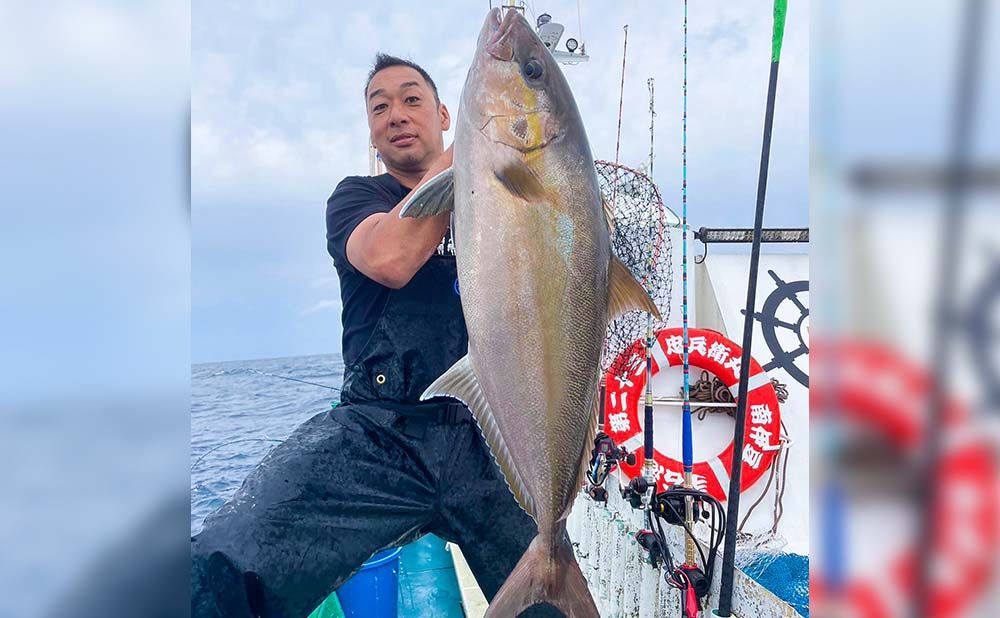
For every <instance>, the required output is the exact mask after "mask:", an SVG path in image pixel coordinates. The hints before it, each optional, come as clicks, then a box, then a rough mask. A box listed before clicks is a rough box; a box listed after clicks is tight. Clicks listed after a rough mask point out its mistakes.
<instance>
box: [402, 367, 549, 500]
mask: <svg viewBox="0 0 1000 618" xmlns="http://www.w3.org/2000/svg"><path fill="white" fill-rule="evenodd" d="M432 397H453V398H455V399H458V400H459V401H461V402H462V403H464V404H465V405H466V407H468V408H469V410H471V411H472V415H473V416H474V417H475V418H476V422H477V423H478V424H479V430H480V431H481V432H482V434H483V438H484V439H485V440H486V444H487V445H488V446H489V447H490V452H491V453H492V454H493V459H495V460H496V462H497V465H498V466H500V471H501V472H502V473H503V477H504V480H506V481H507V486H508V487H510V491H511V493H513V494H514V498H515V499H516V500H517V503H518V504H519V505H520V506H521V508H522V509H524V511H525V512H526V513H527V514H528V515H531V516H532V517H535V505H534V501H533V500H532V498H531V494H530V493H529V492H528V486H527V485H526V484H525V483H524V480H523V479H522V478H521V475H520V473H519V472H518V471H517V468H516V467H515V466H514V460H513V457H512V456H511V453H510V449H508V448H507V443H506V442H505V441H504V437H503V435H502V434H501V433H500V427H499V425H497V421H496V417H495V416H494V415H493V410H492V409H490V404H489V402H487V401H486V395H485V394H483V389H482V387H480V386H479V380H478V379H477V378H476V374H475V372H474V371H473V370H472V361H471V359H470V357H469V355H468V354H466V355H465V356H463V357H462V359H461V360H459V361H458V362H457V363H455V364H454V365H452V366H451V368H450V369H448V371H446V372H444V374H442V375H441V377H440V378H438V379H437V380H434V382H433V383H432V384H431V385H430V386H428V387H427V390H425V391H424V393H423V394H422V395H420V399H421V400H425V399H431V398H432Z"/></svg>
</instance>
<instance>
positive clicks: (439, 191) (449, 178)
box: [399, 167, 455, 219]
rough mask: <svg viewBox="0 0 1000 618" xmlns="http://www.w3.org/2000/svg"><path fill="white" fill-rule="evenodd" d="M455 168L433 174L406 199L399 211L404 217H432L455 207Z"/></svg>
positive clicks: (400, 215)
mask: <svg viewBox="0 0 1000 618" xmlns="http://www.w3.org/2000/svg"><path fill="white" fill-rule="evenodd" d="M453 170H454V168H451V167H449V168H448V169H446V170H445V171H443V172H441V173H440V174H437V175H436V176H433V177H432V178H431V179H430V180H428V181H427V182H425V183H424V184H422V185H420V188H418V189H417V190H416V191H414V192H413V194H412V195H411V196H410V197H409V199H407V200H406V203H405V204H403V208H402V209H401V210H400V211H399V218H400V219H402V218H403V217H431V216H433V215H439V214H441V213H443V212H448V211H450V210H454V209H455V174H454V171H453Z"/></svg>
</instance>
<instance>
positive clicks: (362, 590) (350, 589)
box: [337, 547, 403, 618]
mask: <svg viewBox="0 0 1000 618" xmlns="http://www.w3.org/2000/svg"><path fill="white" fill-rule="evenodd" d="M401 551H403V550H402V549H401V548H399V547H396V548H393V549H387V550H385V551H380V552H378V553H377V554H375V555H374V556H372V557H371V558H370V559H369V560H368V562H365V563H364V564H363V565H362V566H361V570H360V571H358V572H357V573H355V574H354V576H353V577H351V579H349V580H347V581H346V582H344V583H343V584H342V585H341V586H340V588H338V589H337V598H338V599H339V600H340V606H341V608H342V609H343V610H344V615H345V616H347V618H396V614H397V611H398V608H397V603H398V598H399V597H398V595H399V553H400V552H401Z"/></svg>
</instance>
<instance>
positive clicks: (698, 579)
mask: <svg viewBox="0 0 1000 618" xmlns="http://www.w3.org/2000/svg"><path fill="white" fill-rule="evenodd" d="M664 578H665V579H666V580H667V581H668V583H671V584H672V585H673V584H676V585H677V587H680V588H682V589H683V588H690V589H691V590H693V591H694V595H695V596H696V597H697V598H699V599H702V598H704V597H705V596H706V595H708V591H709V588H711V586H712V582H711V581H710V580H709V579H708V576H707V575H705V572H704V571H702V570H701V569H700V568H699V567H697V566H695V565H693V564H682V565H681V566H679V567H677V568H676V569H675V570H674V572H673V573H668V574H666V575H664ZM671 580H672V581H671Z"/></svg>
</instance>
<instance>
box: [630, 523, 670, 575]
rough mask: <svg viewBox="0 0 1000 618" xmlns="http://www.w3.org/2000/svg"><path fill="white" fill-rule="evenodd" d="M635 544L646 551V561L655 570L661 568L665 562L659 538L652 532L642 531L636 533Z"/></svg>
mask: <svg viewBox="0 0 1000 618" xmlns="http://www.w3.org/2000/svg"><path fill="white" fill-rule="evenodd" d="M635 542H636V543H638V544H639V547H641V548H643V549H644V550H646V560H647V561H648V562H649V564H650V566H652V567H653V568H654V569H658V568H660V564H661V563H662V562H663V560H664V556H663V550H662V546H661V545H660V540H659V537H658V536H657V534H656V533H655V532H653V531H652V530H640V531H638V532H636V533H635Z"/></svg>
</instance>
